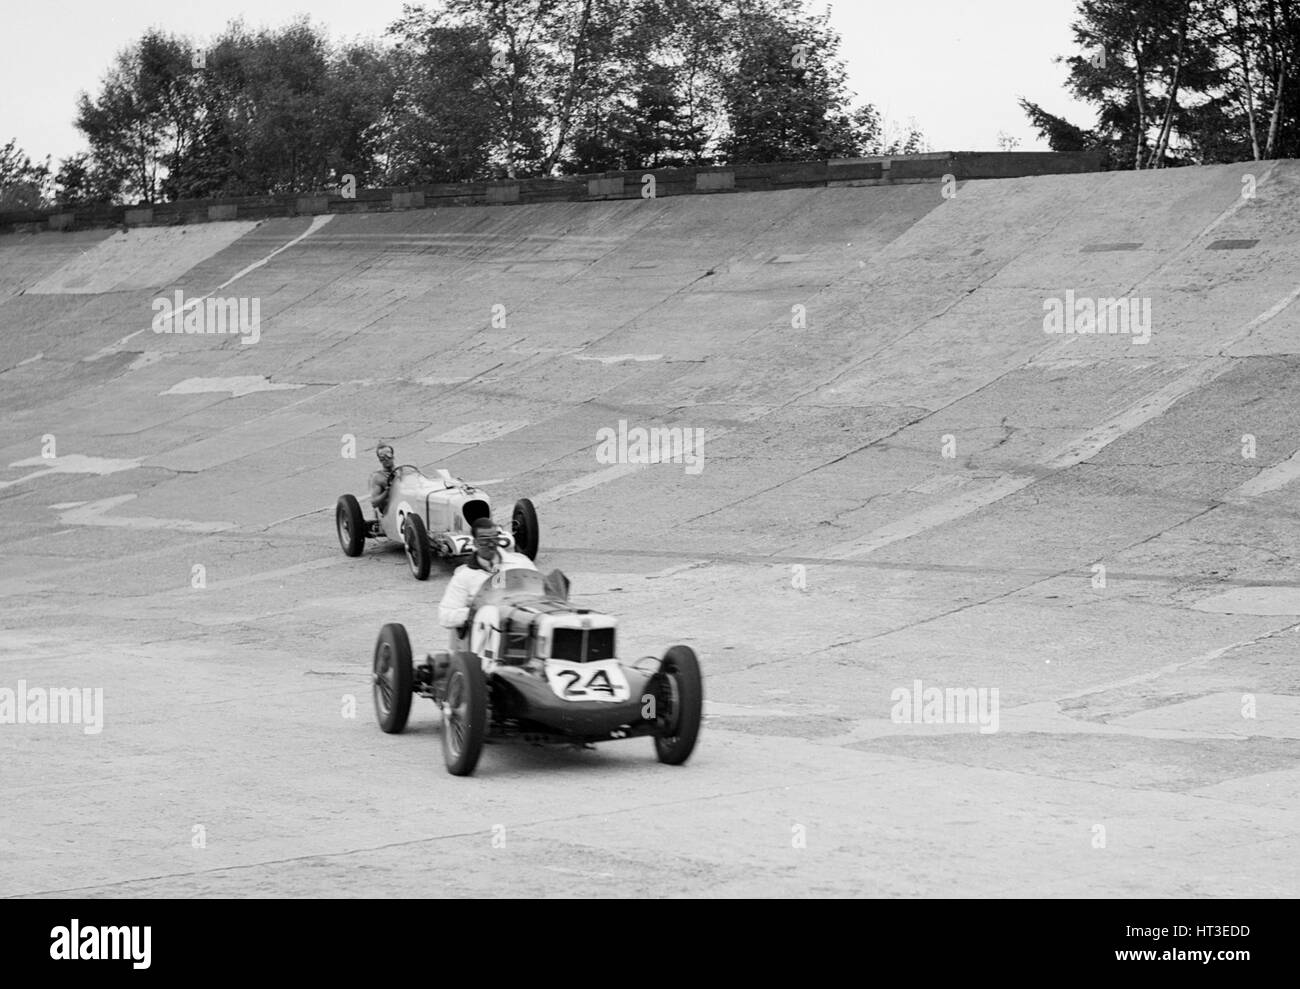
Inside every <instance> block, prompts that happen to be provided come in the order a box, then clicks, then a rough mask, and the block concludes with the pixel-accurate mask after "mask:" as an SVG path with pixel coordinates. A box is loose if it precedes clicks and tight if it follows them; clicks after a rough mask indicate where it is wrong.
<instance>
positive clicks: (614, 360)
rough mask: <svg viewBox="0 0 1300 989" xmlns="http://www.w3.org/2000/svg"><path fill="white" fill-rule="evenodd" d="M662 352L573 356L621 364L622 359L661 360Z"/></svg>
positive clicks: (604, 362)
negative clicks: (607, 355) (608, 355)
mask: <svg viewBox="0 0 1300 989" xmlns="http://www.w3.org/2000/svg"><path fill="white" fill-rule="evenodd" d="M663 359H664V355H663V354H614V355H613V356H610V357H594V356H590V357H575V358H574V360H579V361H600V363H602V364H621V363H622V362H623V361H661V360H663Z"/></svg>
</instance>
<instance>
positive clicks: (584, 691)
mask: <svg viewBox="0 0 1300 989" xmlns="http://www.w3.org/2000/svg"><path fill="white" fill-rule="evenodd" d="M546 673H547V679H548V680H549V681H550V684H551V690H553V691H554V692H555V695H556V696H557V697H561V698H563V699H564V700H566V701H625V700H627V699H628V696H629V695H630V693H631V690H630V688H629V687H628V683H627V678H626V677H625V676H624V675H623V670H622V669H621V668H620V667H619V665H618V660H616V659H606V660H602V661H600V662H598V663H571V662H568V661H567V660H562V659H548V660H547V661H546Z"/></svg>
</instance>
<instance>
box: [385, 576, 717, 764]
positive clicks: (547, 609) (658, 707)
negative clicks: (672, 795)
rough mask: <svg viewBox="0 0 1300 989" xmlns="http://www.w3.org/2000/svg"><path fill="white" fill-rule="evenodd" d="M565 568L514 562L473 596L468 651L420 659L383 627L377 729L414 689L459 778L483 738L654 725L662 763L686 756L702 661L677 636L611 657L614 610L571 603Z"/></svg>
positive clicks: (555, 738)
mask: <svg viewBox="0 0 1300 989" xmlns="http://www.w3.org/2000/svg"><path fill="white" fill-rule="evenodd" d="M568 585H569V582H568V580H567V578H565V576H564V575H563V574H562V573H560V572H559V571H558V570H556V571H552V572H551V573H550V574H548V575H547V576H546V577H545V578H543V577H542V575H541V574H539V573H538V572H537V571H536V570H529V569H523V568H513V569H506V570H502V571H501V572H499V573H497V574H495V575H494V576H493V577H491V578H490V579H489V580H488V581H487V582H486V583H485V584H484V585H483V588H482V589H481V590H480V591H479V593H478V594H477V595H476V596H475V598H474V601H473V602H472V603H471V608H470V617H469V622H468V624H469V630H470V631H469V644H470V651H468V652H456V653H447V652H440V653H433V654H431V655H430V656H428V657H427V660H426V662H425V663H422V664H421V665H420V666H419V667H418V668H417V667H416V666H415V665H414V663H413V662H412V657H411V643H410V640H409V639H408V637H407V634H406V628H405V626H403V625H399V624H396V623H390V624H388V625H385V626H384V627H383V628H382V629H380V632H379V640H378V641H377V642H376V643H375V654H374V660H373V668H372V672H373V693H374V700H375V716H376V718H377V719H378V721H379V727H380V728H382V729H383V730H384V731H386V732H389V733H397V732H400V731H402V730H403V729H404V728H405V727H406V721H407V718H408V716H409V715H410V711H411V698H412V697H413V696H415V695H416V694H419V695H420V696H421V697H428V698H429V699H430V700H432V701H433V702H434V703H435V704H437V705H438V707H439V708H440V709H441V711H442V729H441V732H442V752H443V759H444V761H445V762H446V765H447V771H448V772H449V773H451V774H452V775H454V776H468V775H470V774H471V773H473V772H474V768H475V766H476V765H477V764H478V760H479V755H480V753H481V751H482V749H483V745H484V743H485V742H493V741H497V740H504V739H520V740H523V741H526V742H532V743H534V744H548V743H554V744H568V745H579V746H588V745H591V744H593V743H595V742H604V741H609V740H611V739H621V738H633V737H635V736H638V735H650V736H652V737H653V738H654V746H655V752H656V754H657V755H658V757H659V761H660V762H664V763H668V764H671V765H680V764H681V763H684V762H685V761H686V760H687V759H688V758H689V757H690V755H691V751H692V750H693V749H694V748H695V741H696V738H697V737H698V735H699V731H700V718H701V715H702V712H703V707H704V683H703V678H702V676H701V674H700V664H699V660H698V659H697V658H696V656H695V651H694V650H693V649H691V648H690V647H689V646H684V645H676V646H672V647H671V648H669V649H668V651H667V652H665V653H664V655H663V658H662V659H656V658H655V657H653V656H647V657H646V658H644V659H642V660H638V661H637V662H636V663H633V664H632V665H624V664H623V663H622V662H621V661H620V660H618V659H617V658H616V652H617V650H616V640H615V620H614V618H613V617H612V616H610V615H606V614H602V613H600V612H597V611H593V610H591V609H589V608H580V607H577V606H575V605H573V604H572V603H570V601H569V596H568Z"/></svg>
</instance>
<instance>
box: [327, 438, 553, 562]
mask: <svg viewBox="0 0 1300 989" xmlns="http://www.w3.org/2000/svg"><path fill="white" fill-rule="evenodd" d="M484 516H486V517H488V518H491V517H492V502H491V499H490V498H489V497H488V494H487V492H486V491H480V490H479V489H478V488H475V487H473V486H472V485H470V484H468V483H466V482H465V481H462V480H461V479H460V478H458V477H452V476H451V474H449V473H448V472H447V471H445V470H439V471H438V472H437V475H436V476H435V477H426V476H425V475H424V474H423V473H422V472H421V471H420V469H419V468H418V467H414V466H412V465H411V464H402V465H401V466H399V467H396V468H394V469H393V481H392V485H391V486H390V488H389V491H388V500H387V503H386V504H385V506H384V512H383V514H382V515H381V516H380V517H379V518H378V519H371V520H367V519H366V517H365V516H364V515H362V513H361V503H360V502H359V501H357V499H356V498H355V497H354V496H352V495H350V494H345V495H343V497H341V498H340V499H339V500H338V504H337V506H336V507H335V510H334V525H335V528H336V529H337V530H338V537H339V545H340V546H342V547H343V552H344V553H346V554H347V555H348V556H360V555H361V552H362V550H364V549H365V545H366V539H379V538H381V537H384V536H387V537H388V538H389V539H396V540H401V542H402V545H403V546H404V547H405V548H406V559H407V562H408V563H409V564H410V567H411V573H412V575H413V576H414V577H415V579H416V580H427V579H428V577H429V567H430V565H431V564H432V562H433V559H434V557H441V558H445V559H449V560H453V561H455V560H458V559H464V558H465V557H468V556H469V555H470V554H471V553H473V552H474V539H473V536H472V535H471V527H472V526H473V525H474V520H475V519H479V518H483V517H484ZM502 538H503V539H504V540H505V541H506V546H507V548H509V549H511V550H513V551H514V552H517V553H523V554H524V555H525V556H526V557H528V558H529V559H530V560H535V559H537V548H538V541H539V533H538V528H537V510H536V509H535V508H533V503H532V502H531V501H529V500H528V499H527V498H520V499H519V500H518V501H516V502H515V507H514V512H513V513H512V516H511V523H510V525H509V526H508V527H507V526H502Z"/></svg>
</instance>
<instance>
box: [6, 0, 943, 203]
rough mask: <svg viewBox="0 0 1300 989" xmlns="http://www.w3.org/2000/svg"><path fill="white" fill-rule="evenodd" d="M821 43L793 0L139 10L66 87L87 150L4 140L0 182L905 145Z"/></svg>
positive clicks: (83, 199) (212, 190)
mask: <svg viewBox="0 0 1300 989" xmlns="http://www.w3.org/2000/svg"><path fill="white" fill-rule="evenodd" d="M839 47H840V38H839V36H838V34H837V33H836V32H835V31H834V29H833V28H831V26H830V24H829V13H828V12H823V13H820V14H817V13H811V12H809V11H808V10H807V9H806V7H805V0H631V2H626V0H508V2H507V0H442V2H440V3H438V4H437V5H436V6H422V5H406V6H404V7H403V10H402V14H401V16H400V17H399V18H398V19H397V20H396V21H395V22H394V23H393V24H391V25H390V26H389V27H388V29H387V31H386V33H385V35H384V37H383V38H382V39H371V40H354V41H347V42H338V43H336V42H334V41H332V40H331V39H330V38H329V37H328V36H327V34H326V33H325V32H324V30H323V29H322V28H321V27H319V26H317V25H315V24H313V23H311V22H310V21H309V20H307V19H299V20H296V21H294V22H292V23H290V24H288V25H286V26H283V27H279V28H263V29H259V30H252V29H249V28H248V27H246V26H245V25H244V24H243V22H242V21H236V22H233V23H231V24H230V25H228V26H227V28H226V29H225V30H224V31H223V32H222V33H221V34H220V35H218V36H217V37H215V38H212V39H209V40H207V41H203V42H196V41H195V40H194V39H191V38H187V37H184V36H180V35H175V34H169V33H167V32H164V31H161V30H151V31H148V32H146V33H145V34H144V35H143V36H142V37H141V38H140V39H139V40H138V41H136V42H135V43H134V44H132V45H130V46H128V47H127V48H126V49H125V50H123V51H122V52H120V53H119V54H118V55H117V56H116V58H115V59H114V60H113V62H112V64H111V65H110V66H109V69H108V71H107V73H106V74H105V76H104V78H103V80H102V82H101V84H100V86H99V88H98V90H97V91H96V92H95V93H93V94H89V93H83V94H81V96H80V98H79V99H78V103H77V107H76V118H75V123H76V127H77V129H78V130H79V131H80V132H81V134H82V135H83V136H84V137H85V139H86V143H87V150H86V151H84V152H82V153H79V154H76V155H73V156H72V157H70V158H67V159H65V160H64V161H62V162H61V163H60V164H59V165H58V166H57V167H53V166H51V165H50V163H49V162H48V161H47V162H46V163H45V164H44V165H41V164H39V163H33V162H31V161H30V159H25V156H23V155H22V153H21V152H20V151H19V150H18V149H17V147H16V146H14V142H11V143H10V145H7V146H6V147H5V148H4V149H0V168H2V169H5V170H4V171H0V184H4V185H7V186H9V187H10V192H9V198H10V201H11V205H12V204H13V200H14V198H15V193H14V190H15V189H18V198H19V199H21V198H22V195H23V194H24V193H25V195H26V197H27V198H28V199H31V198H33V197H35V198H37V199H43V200H45V201H53V202H56V203H59V204H64V205H75V204H80V203H91V202H123V201H126V202H137V201H142V202H157V201H169V200H177V199H193V198H203V197H221V196H249V195H263V194H275V193H291V192H310V191H321V190H325V189H330V188H337V187H338V186H339V185H340V184H341V183H342V181H343V180H344V177H345V176H350V177H351V181H353V182H355V183H356V184H357V185H358V186H370V187H375V186H396V185H416V184H424V183H431V182H465V181H473V180H478V179H484V178H523V177H534V176H547V175H563V174H582V173H587V172H599V171H607V170H619V169H640V168H656V167H671V166H683V165H707V164H715V163H728V164H737V163H743V162H767V161H804V160H816V159H819V158H821V159H824V158H832V157H837V158H838V157H855V156H860V155H867V154H885V153H888V154H899V153H905V152H913V151H917V150H921V149H922V148H923V147H924V138H923V136H922V135H921V133H920V132H919V130H918V129H917V128H916V126H915V125H914V124H913V125H910V126H908V127H906V128H901V129H900V128H897V127H890V126H888V125H887V124H886V123H885V122H884V121H883V120H882V119H881V116H880V114H879V113H878V111H877V110H876V109H875V108H874V107H872V106H871V105H869V104H865V105H861V106H857V107H854V106H853V105H852V93H851V92H850V91H849V89H848V83H847V73H846V70H845V67H844V63H843V60H842V58H841V57H840V54H839ZM33 189H38V190H39V195H38V194H36V193H34V192H33ZM0 208H3V206H2V205H0Z"/></svg>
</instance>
